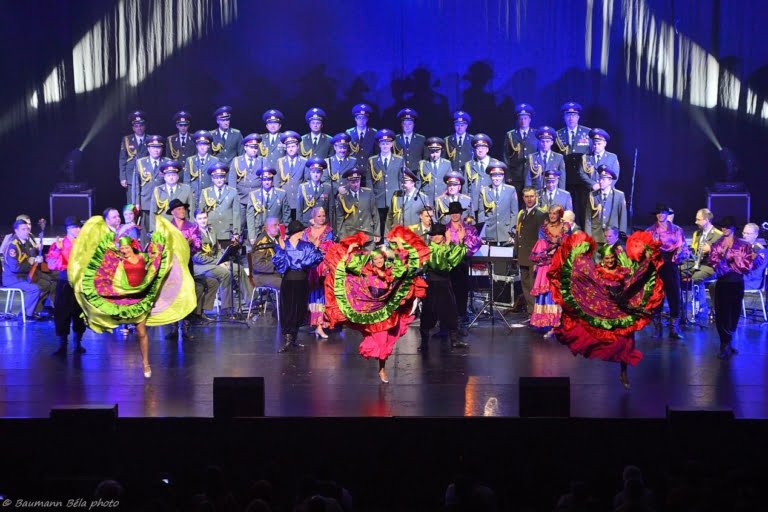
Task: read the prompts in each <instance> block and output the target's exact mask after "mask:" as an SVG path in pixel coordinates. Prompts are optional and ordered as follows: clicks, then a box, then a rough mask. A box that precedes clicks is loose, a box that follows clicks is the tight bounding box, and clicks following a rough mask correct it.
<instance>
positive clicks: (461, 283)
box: [445, 202, 482, 336]
mask: <svg viewBox="0 0 768 512" xmlns="http://www.w3.org/2000/svg"><path fill="white" fill-rule="evenodd" d="M464 214H465V208H464V207H463V206H462V205H461V203H460V202H452V203H450V204H448V217H449V221H448V224H447V225H446V230H445V233H446V238H447V239H448V242H449V243H454V244H459V243H463V244H464V245H466V246H467V255H466V258H465V259H464V260H463V261H462V262H461V263H459V264H457V265H456V266H455V267H454V268H453V269H452V270H451V272H450V276H451V282H452V286H453V292H454V295H455V296H456V312H457V314H458V316H459V319H460V322H461V324H462V325H461V328H460V330H459V333H460V334H461V335H462V336H466V334H467V330H466V326H467V324H468V323H469V322H468V318H467V302H468V301H469V260H468V258H471V257H472V255H473V254H475V253H476V252H477V250H478V249H480V246H481V245H482V240H480V237H479V236H478V233H477V229H475V227H474V226H472V225H470V224H468V223H467V222H466V218H465V216H464Z"/></svg>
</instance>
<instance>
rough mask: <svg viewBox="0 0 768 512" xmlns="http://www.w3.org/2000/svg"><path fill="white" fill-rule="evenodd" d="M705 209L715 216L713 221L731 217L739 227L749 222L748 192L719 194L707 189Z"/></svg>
mask: <svg viewBox="0 0 768 512" xmlns="http://www.w3.org/2000/svg"><path fill="white" fill-rule="evenodd" d="M707 208H709V209H710V210H711V211H712V213H713V214H714V215H715V219H720V218H722V217H726V216H728V215H730V216H733V219H734V220H735V221H736V224H737V225H739V226H743V225H744V224H746V223H747V222H749V221H750V214H751V213H752V212H751V208H750V195H749V192H731V193H720V192H713V191H711V190H709V189H707Z"/></svg>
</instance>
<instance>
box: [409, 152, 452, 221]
mask: <svg viewBox="0 0 768 512" xmlns="http://www.w3.org/2000/svg"><path fill="white" fill-rule="evenodd" d="M444 145H445V142H444V141H443V139H441V138H440V137H430V138H428V139H427V145H426V147H427V153H428V154H429V155H430V157H429V158H428V159H426V160H422V161H421V162H419V169H418V172H417V181H418V182H419V188H420V189H421V191H422V192H424V193H425V194H427V197H428V198H429V205H430V206H432V207H434V206H435V198H436V197H437V196H439V195H440V194H442V193H443V192H445V189H446V185H445V181H443V178H445V175H446V174H448V173H449V172H450V171H451V162H450V161H449V160H446V159H445V158H440V157H437V160H435V161H434V162H433V161H432V156H431V152H432V151H439V150H442V148H443V146H444Z"/></svg>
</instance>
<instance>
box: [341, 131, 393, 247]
mask: <svg viewBox="0 0 768 512" xmlns="http://www.w3.org/2000/svg"><path fill="white" fill-rule="evenodd" d="M376 140H377V141H378V143H379V154H378V155H377V156H372V157H370V158H369V159H368V180H367V183H368V184H369V185H370V188H371V189H372V190H373V194H374V196H375V198H376V208H378V210H379V223H378V226H379V229H380V230H381V231H380V232H377V233H375V235H376V236H379V237H383V236H384V231H383V230H384V226H385V224H386V222H387V212H388V211H389V205H390V204H391V203H392V196H393V195H394V194H395V191H396V190H400V182H401V176H402V173H403V159H402V158H401V157H399V156H397V155H394V154H393V153H392V144H393V143H394V141H395V134H394V132H392V130H388V129H386V128H383V129H381V130H379V131H378V132H376ZM334 231H335V232H337V233H338V231H336V230H334Z"/></svg>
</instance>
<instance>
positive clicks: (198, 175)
mask: <svg viewBox="0 0 768 512" xmlns="http://www.w3.org/2000/svg"><path fill="white" fill-rule="evenodd" d="M192 140H194V141H195V154H194V155H192V156H190V157H187V159H186V160H185V161H184V176H183V178H182V181H183V182H184V183H186V184H187V185H189V186H190V187H192V190H194V192H195V196H199V195H200V192H202V191H203V189H204V188H208V187H210V186H211V183H212V182H211V176H210V174H208V169H210V168H211V167H213V165H215V164H216V162H218V161H219V159H218V158H216V157H215V156H213V155H211V154H210V152H211V141H213V137H211V134H210V133H209V132H208V131H206V130H199V131H196V132H195V133H194V134H192ZM232 161H233V162H235V164H234V165H236V166H238V167H237V168H239V169H243V168H244V165H239V164H238V163H237V162H238V160H237V159H235V160H232ZM257 169H258V167H257ZM160 183H161V184H162V180H161V182H160ZM230 185H231V184H230ZM232 186H234V185H232ZM147 205H149V203H147ZM150 209H151V208H150Z"/></svg>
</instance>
